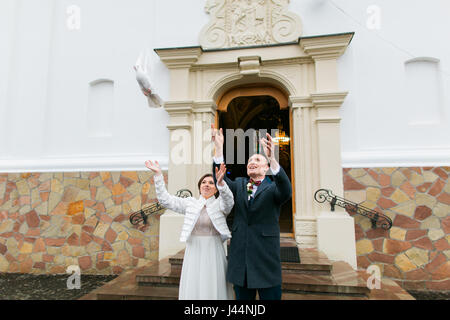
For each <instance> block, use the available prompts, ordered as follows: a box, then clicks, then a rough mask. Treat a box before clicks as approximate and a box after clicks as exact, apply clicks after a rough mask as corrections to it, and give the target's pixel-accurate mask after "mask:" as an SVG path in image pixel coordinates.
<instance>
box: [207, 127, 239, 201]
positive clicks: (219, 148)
mask: <svg viewBox="0 0 450 320" xmlns="http://www.w3.org/2000/svg"><path fill="white" fill-rule="evenodd" d="M211 136H212V141H213V142H214V157H213V169H212V170H213V178H214V183H215V184H217V179H216V168H218V169H220V164H221V163H224V159H223V143H224V137H223V131H222V128H221V129H220V130H217V129H216V128H215V127H214V125H213V124H212V125H211ZM224 181H225V183H226V184H227V185H228V187H229V188H230V190H231V191H232V192H233V194H234V193H235V191H236V183H235V182H234V181H232V180H231V179H230V178H228V177H227V176H226V173H225V177H224Z"/></svg>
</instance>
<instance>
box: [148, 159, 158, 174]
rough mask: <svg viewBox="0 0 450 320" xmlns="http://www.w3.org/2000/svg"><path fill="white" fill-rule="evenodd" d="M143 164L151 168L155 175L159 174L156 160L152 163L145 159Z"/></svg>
mask: <svg viewBox="0 0 450 320" xmlns="http://www.w3.org/2000/svg"><path fill="white" fill-rule="evenodd" d="M145 166H146V167H147V168H149V169H150V170H152V171H153V172H154V173H155V174H156V175H160V174H161V167H160V166H159V163H158V161H155V163H153V162H152V161H150V160H147V161H145Z"/></svg>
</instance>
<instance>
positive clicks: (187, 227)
mask: <svg viewBox="0 0 450 320" xmlns="http://www.w3.org/2000/svg"><path fill="white" fill-rule="evenodd" d="M154 181H155V189H156V196H157V198H158V201H159V202H160V203H161V205H162V206H164V207H165V208H167V209H170V210H173V211H175V212H178V213H181V214H183V215H184V216H185V218H184V223H183V227H182V230H181V235H180V241H181V242H186V250H185V252H184V260H183V267H182V269H181V278H180V287H179V295H178V298H179V299H180V300H231V299H234V293H233V290H232V285H231V284H230V283H228V282H227V281H226V270H227V264H228V262H227V258H226V255H225V247H224V241H225V240H227V239H229V238H231V233H230V230H229V229H228V226H227V224H226V215H228V214H229V213H230V211H231V209H232V208H233V205H234V200H233V193H232V192H231V190H230V189H229V187H228V186H227V185H226V184H224V185H223V186H217V189H218V190H219V192H220V195H219V197H218V198H217V199H216V198H214V196H212V197H211V198H209V199H205V198H203V197H202V196H201V195H200V197H199V198H198V199H195V198H193V197H189V198H179V197H176V196H173V195H170V194H169V193H168V192H167V190H166V188H165V184H164V178H163V176H162V175H155V176H154Z"/></svg>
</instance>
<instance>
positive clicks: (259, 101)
mask: <svg viewBox="0 0 450 320" xmlns="http://www.w3.org/2000/svg"><path fill="white" fill-rule="evenodd" d="M218 118H219V127H220V128H223V130H224V135H225V146H224V151H225V150H227V135H226V129H234V130H236V129H242V130H243V131H244V132H246V131H247V130H248V129H254V130H256V131H259V130H260V129H265V130H267V132H268V133H269V134H270V133H271V130H277V129H278V130H279V132H284V133H285V135H286V136H289V133H290V121H289V110H288V109H286V110H281V109H280V105H279V104H278V102H277V100H276V99H275V98H273V97H271V96H251V97H237V98H234V99H233V100H232V101H231V102H230V103H229V104H228V108H227V111H219V112H218ZM281 134H282V133H281ZM272 137H273V135H272ZM234 139H235V141H234V153H233V155H234V161H233V159H227V155H226V152H224V155H225V163H226V164H227V171H228V173H227V175H228V176H229V177H230V178H231V179H234V178H236V177H243V176H246V175H247V161H248V158H249V157H250V155H251V154H253V153H255V152H258V150H259V149H258V148H259V142H258V143H257V144H256V150H250V149H251V148H252V147H255V145H254V144H252V143H251V142H250V138H245V163H239V161H238V160H239V159H238V151H237V139H238V138H237V137H235V138H234ZM255 140H256V141H257V140H258V139H255ZM277 148H279V162H280V165H281V166H282V167H283V169H284V170H285V171H286V174H287V175H288V177H289V179H290V180H291V182H292V179H291V151H290V145H289V143H285V144H282V143H280V144H279V145H278V146H277ZM232 162H233V164H232ZM229 220H232V214H231V215H230V217H229ZM229 222H231V221H229ZM292 225H293V224H292V199H291V200H289V201H288V202H287V203H285V204H284V205H283V207H282V208H281V212H280V231H281V233H288V234H292V233H293V227H292Z"/></svg>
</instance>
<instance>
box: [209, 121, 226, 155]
mask: <svg viewBox="0 0 450 320" xmlns="http://www.w3.org/2000/svg"><path fill="white" fill-rule="evenodd" d="M211 138H212V141H213V142H214V149H215V150H214V156H215V157H221V156H223V143H224V137H223V131H222V128H220V130H217V129H216V128H215V127H214V124H211Z"/></svg>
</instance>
